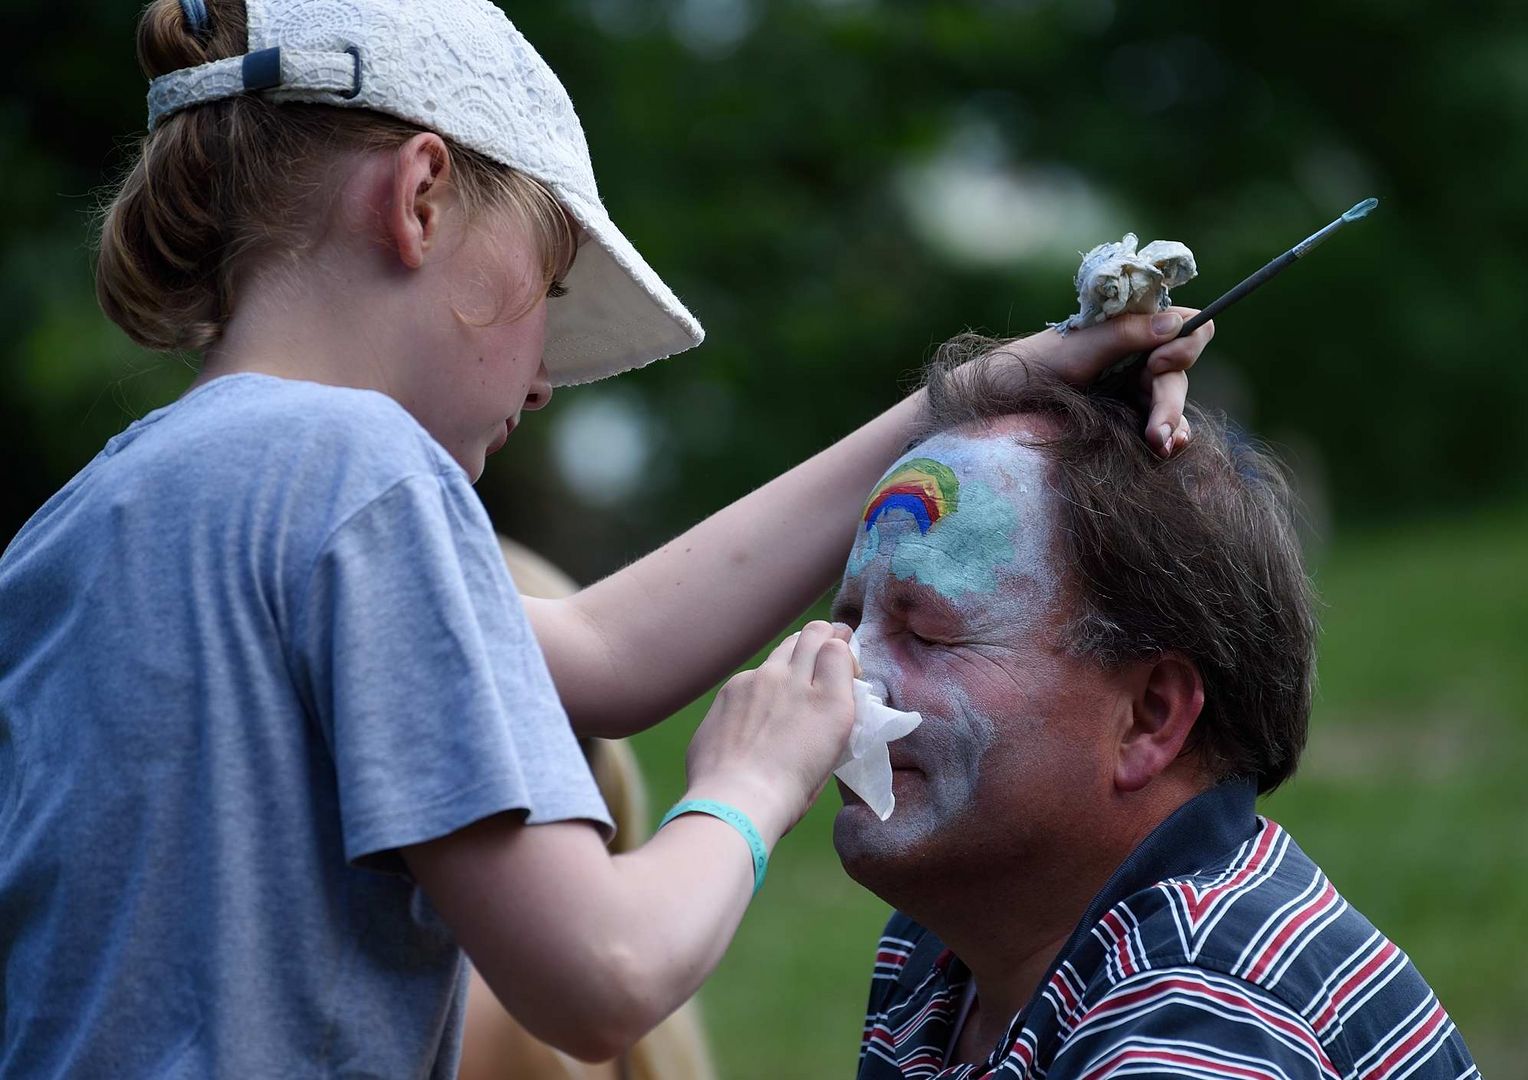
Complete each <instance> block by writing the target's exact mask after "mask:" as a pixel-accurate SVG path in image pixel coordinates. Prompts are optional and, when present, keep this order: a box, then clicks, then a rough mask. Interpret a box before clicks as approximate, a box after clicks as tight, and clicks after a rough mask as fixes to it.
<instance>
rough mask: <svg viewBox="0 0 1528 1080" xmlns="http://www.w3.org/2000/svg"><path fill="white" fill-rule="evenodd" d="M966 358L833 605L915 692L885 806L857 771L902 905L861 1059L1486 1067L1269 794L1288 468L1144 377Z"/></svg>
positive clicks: (856, 863) (880, 1072)
mask: <svg viewBox="0 0 1528 1080" xmlns="http://www.w3.org/2000/svg"><path fill="white" fill-rule="evenodd" d="M985 347H987V343H981V342H976V343H972V342H962V343H957V344H955V345H954V346H953V347H952V348H951V349H949V350H947V352H950V353H952V354H959V353H963V352H969V351H970V350H971V349H980V348H985ZM946 359H947V360H948V361H951V362H950V363H947V364H944V365H940V366H936V368H935V371H934V374H933V375H932V377H931V383H930V407H931V412H932V416H931V419H930V422H929V425H928V429H927V430H928V434H927V435H926V436H925V437H924V439H923V440H922V441H921V442H920V443H918V444H917V445H915V447H914V448H913V449H912V450H911V451H910V452H909V453H908V454H907V455H906V456H905V457H904V458H903V459H902V460H901V461H900V462H899V463H898V464H897V465H896V466H894V467H893V468H892V470H891V472H889V473H888V474H887V476H886V478H885V479H884V480H883V481H882V482H881V484H880V485H879V487H878V488H877V489H876V491H875V492H873V493H872V495H871V498H870V500H869V502H868V503H867V505H866V509H865V512H864V516H863V519H862V521H861V523H860V526H859V532H858V538H857V540H856V543H855V547H854V549H853V552H852V554H851V556H850V559H849V565H848V568H847V571H846V573H845V576H844V581H843V586H842V588H841V590H840V592H839V595H838V599H837V603H836V608H837V611H836V617H837V618H839V619H841V620H843V621H846V622H848V623H850V624H852V625H855V626H857V628H858V636H859V640H860V644H861V648H862V654H863V656H862V659H863V665H864V669H865V672H866V677H867V678H868V679H871V680H873V681H878V682H880V683H882V684H883V689H884V691H885V695H884V696H885V697H886V700H887V703H888V704H890V705H892V706H894V707H896V708H900V709H908V710H918V711H920V712H921V713H922V714H923V717H924V722H923V724H922V726H921V727H919V728H918V729H917V730H916V731H914V732H913V734H911V735H910V736H908V737H907V738H905V739H903V740H901V741H899V742H895V743H893V744H892V745H891V761H892V766H893V769H894V770H895V771H894V788H895V792H896V800H897V801H896V809H895V811H894V812H893V814H892V815H891V817H890V818H889V819H888V820H887V821H885V822H881V821H880V820H878V819H877V818H876V816H875V815H874V814H873V813H871V812H870V810H869V809H868V808H867V807H866V806H865V805H864V804H863V803H861V802H859V801H858V800H857V799H856V798H854V796H853V795H852V794H849V793H847V792H845V806H844V809H843V810H842V811H841V812H840V814H839V817H838V820H837V822H836V825H835V843H836V846H837V848H838V852H839V855H840V857H841V858H842V860H843V863H844V866H845V868H846V869H847V870H848V872H849V874H850V875H851V876H852V877H854V878H855V880H857V881H859V882H860V883H861V884H863V885H865V886H866V887H867V888H869V889H870V890H871V891H873V892H875V893H876V894H877V895H879V896H880V897H882V898H883V899H885V900H887V901H888V902H889V903H891V904H892V905H894V906H895V907H896V908H897V909H898V912H897V914H895V915H893V917H892V920H891V922H890V924H889V926H888V928H887V931H886V935H885V937H884V938H883V939H882V941H881V944H880V948H879V951H878V953H877V956H876V966H875V974H874V979H873V981H872V987H871V996H870V1008H869V1016H868V1019H867V1022H866V1027H865V1034H864V1041H863V1044H862V1049H861V1058H860V1072H859V1076H860V1077H861V1078H862V1080H881V1078H889V1077H933V1076H936V1075H937V1076H941V1077H946V1076H948V1077H962V1078H963V1077H968V1076H969V1077H987V1076H1002V1077H1046V1078H1047V1080H1071V1078H1084V1077H1086V1078H1101V1077H1111V1076H1131V1077H1141V1076H1147V1077H1159V1078H1164V1077H1185V1076H1186V1077H1236V1078H1240V1080H1262V1078H1289V1080H1296V1078H1301V1080H1303V1078H1306V1077H1311V1078H1315V1077H1333V1078H1336V1077H1365V1078H1370V1077H1372V1078H1375V1080H1380V1078H1388V1077H1393V1078H1396V1080H1399V1078H1401V1077H1412V1078H1419V1077H1426V1078H1434V1077H1436V1078H1447V1080H1455V1078H1461V1077H1470V1076H1477V1075H1478V1072H1477V1070H1476V1069H1475V1067H1474V1065H1473V1063H1472V1062H1471V1060H1470V1056H1469V1052H1468V1050H1467V1049H1466V1048H1465V1045H1464V1043H1463V1041H1462V1039H1461V1038H1460V1036H1459V1034H1458V1032H1457V1031H1456V1030H1455V1028H1454V1025H1453V1023H1452V1021H1450V1019H1449V1017H1448V1014H1447V1013H1446V1012H1445V1011H1444V1010H1443V1008H1442V1006H1441V1005H1440V1004H1439V1003H1438V1000H1437V998H1436V997H1435V996H1434V995H1433V994H1432V992H1431V991H1430V990H1429V989H1428V987H1427V985H1426V983H1425V982H1423V980H1422V978H1421V976H1420V975H1419V974H1418V973H1417V971H1416V969H1415V968H1413V967H1412V965H1411V963H1410V961H1409V960H1408V959H1407V958H1406V956H1405V955H1404V954H1403V953H1402V952H1401V951H1400V950H1399V949H1397V948H1396V946H1394V945H1393V944H1391V943H1390V942H1389V941H1387V940H1386V939H1385V938H1384V937H1383V936H1382V935H1381V934H1379V932H1378V931H1376V930H1375V929H1374V928H1373V926H1371V925H1370V924H1369V923H1368V922H1367V921H1366V920H1365V919H1364V918H1363V916H1362V915H1360V914H1359V913H1358V912H1356V911H1354V910H1353V909H1352V908H1351V907H1349V906H1348V905H1347V903H1346V902H1345V901H1344V900H1343V899H1342V897H1341V896H1339V895H1338V894H1337V892H1336V891H1335V890H1334V889H1333V888H1332V886H1331V885H1330V883H1328V882H1327V880H1326V878H1325V877H1324V876H1323V875H1322V874H1321V871H1320V870H1319V868H1317V867H1316V866H1315V864H1314V863H1312V862H1311V861H1310V859H1309V858H1307V857H1306V856H1305V854H1304V853H1303V852H1301V851H1300V849H1299V848H1298V847H1297V846H1296V845H1295V843H1294V841H1293V840H1292V839H1290V837H1289V836H1288V834H1287V833H1285V832H1284V831H1283V830H1282V829H1280V828H1279V827H1278V826H1277V825H1276V824H1274V823H1272V822H1269V821H1266V820H1264V819H1262V818H1259V817H1257V816H1256V815H1255V813H1254V807H1253V804H1254V799H1255V797H1256V796H1257V795H1258V794H1259V793H1264V792H1267V791H1270V790H1272V789H1273V788H1274V787H1276V786H1277V785H1278V784H1279V783H1280V782H1281V781H1283V780H1285V779H1287V778H1288V777H1289V776H1290V774H1291V773H1292V772H1293V771H1294V768H1295V765H1296V762H1297V761H1298V758H1299V754H1300V751H1301V749H1302V747H1303V745H1304V742H1305V734H1306V720H1307V716H1308V713H1309V710H1310V699H1311V683H1312V677H1313V663H1314V644H1315V620H1314V618H1313V615H1312V605H1313V600H1312V596H1311V591H1310V587H1309V583H1308V581H1307V578H1306V576H1305V572H1304V568H1303V565H1302V563H1301V559H1300V554H1299V548H1298V542H1297V539H1296V536H1295V532H1294V529H1293V526H1292V523H1291V518H1290V509H1289V506H1288V493H1287V489H1286V487H1285V484H1284V482H1283V481H1282V479H1281V478H1280V475H1279V473H1278V470H1277V468H1276V466H1275V465H1274V463H1273V462H1272V461H1270V460H1269V459H1268V458H1267V457H1266V456H1265V455H1263V454H1262V453H1260V452H1258V451H1257V450H1256V449H1254V448H1253V447H1251V446H1249V445H1247V444H1246V443H1245V442H1242V441H1240V440H1237V439H1235V438H1233V437H1231V436H1230V435H1228V434H1227V433H1226V432H1225V431H1224V430H1222V429H1220V428H1219V427H1218V426H1217V425H1215V424H1214V423H1213V422H1211V421H1210V420H1209V419H1208V418H1206V417H1204V416H1203V415H1202V414H1197V413H1196V414H1194V424H1195V429H1196V432H1195V436H1196V437H1195V439H1194V441H1193V442H1192V443H1190V445H1189V446H1188V447H1187V448H1186V449H1185V450H1184V451H1182V452H1180V453H1179V454H1178V455H1177V456H1175V457H1173V458H1172V459H1171V460H1168V461H1163V460H1161V459H1160V458H1158V457H1157V456H1155V455H1153V454H1151V453H1150V452H1149V450H1148V449H1147V447H1146V446H1145V445H1143V444H1142V443H1141V441H1140V440H1139V438H1138V437H1137V435H1136V434H1135V430H1136V421H1135V419H1134V417H1133V416H1132V415H1131V414H1130V412H1129V410H1128V409H1127V408H1126V407H1125V406H1123V405H1122V404H1119V403H1115V402H1109V401H1105V400H1095V399H1091V398H1088V397H1085V396H1083V395H1081V394H1079V393H1077V392H1075V391H1072V390H1069V389H1067V388H1065V387H1063V386H1061V385H1059V384H1053V383H1048V382H1030V383H1029V384H1027V385H1017V384H1015V385H1005V380H1004V379H1003V378H1002V376H1001V375H1000V374H999V373H998V372H997V371H996V369H995V368H993V369H987V368H982V367H981V365H980V364H978V365H975V368H974V370H973V368H970V367H968V368H967V369H965V370H964V371H956V370H955V368H954V366H953V361H956V360H958V359H960V356H959V355H950V356H947V357H946ZM1008 381H1010V382H1011V380H1008Z"/></svg>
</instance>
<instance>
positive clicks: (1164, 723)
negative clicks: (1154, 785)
mask: <svg viewBox="0 0 1528 1080" xmlns="http://www.w3.org/2000/svg"><path fill="white" fill-rule="evenodd" d="M1131 683H1132V686H1133V688H1134V695H1133V697H1132V700H1131V703H1130V716H1129V721H1128V723H1127V725H1126V727H1125V730H1124V731H1123V732H1122V733H1121V735H1120V742H1119V756H1118V759H1117V760H1116V762H1115V766H1114V786H1115V787H1116V788H1117V789H1118V790H1120V791H1139V790H1140V789H1141V788H1143V787H1145V786H1146V785H1147V784H1149V783H1151V781H1152V780H1154V779H1155V778H1156V777H1158V776H1160V775H1161V774H1162V773H1164V772H1166V771H1167V769H1168V767H1169V766H1170V765H1172V763H1173V762H1174V761H1176V760H1177V759H1178V755H1179V754H1180V753H1181V752H1182V750H1183V744H1184V742H1185V741H1186V740H1187V739H1188V735H1189V732H1190V731H1192V730H1193V729H1194V722H1195V721H1196V720H1198V719H1199V713H1200V710H1202V709H1203V708H1204V680H1203V679H1201V678H1200V676H1199V669H1198V668H1196V667H1195V666H1194V665H1193V663H1191V662H1190V661H1188V660H1186V659H1184V658H1183V657H1182V656H1180V655H1178V654H1176V653H1166V654H1164V655H1162V656H1160V657H1158V658H1157V659H1156V660H1153V661H1150V662H1148V663H1145V664H1142V665H1141V667H1140V669H1139V672H1138V677H1137V678H1135V679H1133V680H1131Z"/></svg>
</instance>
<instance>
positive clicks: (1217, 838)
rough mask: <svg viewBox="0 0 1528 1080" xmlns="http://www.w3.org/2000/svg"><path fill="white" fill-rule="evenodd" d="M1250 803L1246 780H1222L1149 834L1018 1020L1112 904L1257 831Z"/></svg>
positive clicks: (1097, 899) (1197, 865) (1195, 867)
mask: <svg viewBox="0 0 1528 1080" xmlns="http://www.w3.org/2000/svg"><path fill="white" fill-rule="evenodd" d="M1256 805H1257V788H1256V786H1255V785H1254V784H1253V783H1252V781H1250V780H1227V781H1225V782H1223V783H1220V784H1217V785H1216V786H1215V787H1212V788H1210V789H1209V790H1208V791H1204V792H1200V793H1199V794H1198V795H1196V796H1194V797H1193V798H1192V799H1190V800H1189V801H1188V802H1186V803H1184V804H1183V805H1182V806H1180V807H1178V809H1176V810H1174V811H1173V812H1172V813H1171V814H1169V815H1168V816H1167V818H1166V820H1164V821H1163V822H1162V823H1161V824H1160V825H1158V826H1157V827H1156V828H1155V829H1153V830H1151V832H1150V833H1148V834H1147V836H1146V839H1145V840H1142V841H1141V842H1140V844H1138V845H1137V846H1136V849H1135V850H1134V851H1132V852H1131V853H1130V854H1129V855H1127V856H1126V857H1125V861H1124V862H1122V863H1120V864H1119V867H1118V869H1116V870H1115V871H1114V873H1113V874H1111V875H1110V876H1109V880H1108V881H1107V882H1105V883H1104V887H1103V888H1102V889H1100V890H1099V891H1098V893H1097V895H1095V896H1094V897H1093V902H1092V903H1090V904H1089V905H1088V909H1087V911H1085V912H1084V913H1083V916H1082V918H1081V919H1079V920H1078V922H1077V927H1076V929H1074V930H1073V931H1072V936H1071V937H1069V938H1067V940H1066V944H1065V945H1064V946H1062V948H1061V952H1059V953H1058V954H1057V955H1056V959H1055V961H1054V962H1052V964H1051V966H1050V970H1048V971H1047V972H1046V973H1045V977H1044V978H1043V979H1041V980H1040V984H1039V986H1038V987H1036V989H1035V995H1034V997H1032V998H1030V1000H1029V1004H1028V1005H1026V1006H1025V1007H1024V1010H1023V1011H1022V1012H1021V1013H1019V1016H1020V1017H1024V1016H1027V1015H1028V1014H1029V1013H1030V1011H1031V1010H1032V1009H1033V1008H1034V1006H1035V1002H1036V1001H1038V1000H1039V999H1040V997H1041V996H1042V995H1043V994H1044V993H1045V988H1046V986H1047V985H1049V983H1050V980H1051V976H1053V975H1054V974H1055V973H1056V969H1057V968H1059V967H1060V966H1061V965H1062V964H1063V963H1065V962H1066V961H1067V960H1068V959H1069V958H1070V957H1071V956H1072V954H1073V953H1074V952H1076V950H1077V948H1078V946H1080V945H1081V944H1082V943H1083V942H1084V941H1086V940H1087V939H1088V935H1089V934H1090V933H1091V932H1092V930H1093V927H1094V926H1095V925H1097V923H1098V921H1099V920H1100V919H1102V918H1103V917H1104V913H1105V912H1107V911H1108V910H1109V909H1110V908H1112V907H1113V906H1114V905H1115V904H1117V903H1119V902H1120V901H1121V900H1123V899H1125V898H1126V897H1128V896H1132V895H1134V894H1135V893H1138V892H1140V891H1141V890H1142V889H1147V888H1150V887H1151V886H1153V885H1155V884H1156V883H1157V882H1159V881H1164V880H1166V879H1167V878H1171V877H1179V876H1182V875H1185V874H1193V873H1197V872H1199V871H1200V870H1202V869H1204V868H1205V867H1206V866H1208V865H1210V864H1211V863H1213V862H1214V861H1215V860H1216V859H1217V858H1219V857H1221V856H1223V855H1225V853H1226V852H1228V851H1231V850H1233V849H1235V848H1236V847H1238V846H1240V845H1241V844H1242V843H1244V842H1245V841H1246V840H1247V839H1248V838H1249V837H1251V836H1252V835H1253V833H1255V832H1256V831H1257V814H1256Z"/></svg>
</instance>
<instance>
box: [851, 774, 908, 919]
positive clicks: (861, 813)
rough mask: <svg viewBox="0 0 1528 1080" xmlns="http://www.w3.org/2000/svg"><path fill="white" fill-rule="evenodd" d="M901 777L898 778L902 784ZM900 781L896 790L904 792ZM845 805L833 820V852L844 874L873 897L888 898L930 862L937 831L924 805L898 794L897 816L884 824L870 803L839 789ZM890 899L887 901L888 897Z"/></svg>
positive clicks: (893, 811)
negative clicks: (889, 890)
mask: <svg viewBox="0 0 1528 1080" xmlns="http://www.w3.org/2000/svg"><path fill="white" fill-rule="evenodd" d="M900 779H901V778H898V780H899V781H900ZM904 786H906V785H904V784H903V783H901V782H898V783H896V784H895V785H894V787H895V788H899V789H900V788H903V787H904ZM838 787H839V793H840V794H841V795H842V796H843V800H844V805H843V808H842V809H841V810H839V812H838V816H837V817H835V818H834V819H833V847H834V849H835V850H836V851H837V852H838V858H839V861H840V862H841V863H843V867H844V872H845V873H847V874H848V875H849V876H850V877H851V878H853V879H854V880H855V881H857V882H859V883H860V884H861V885H863V886H864V887H865V888H867V889H869V890H870V891H871V892H874V893H877V894H878V895H882V888H883V887H885V886H888V885H890V884H891V883H892V882H894V881H895V880H897V879H898V878H900V877H901V876H902V874H903V873H904V872H905V871H904V868H913V867H916V866H918V865H919V864H921V863H923V862H925V861H926V859H927V857H928V850H927V841H928V838H929V834H930V832H931V831H932V830H931V829H930V827H929V824H930V823H929V822H928V821H927V820H926V816H927V808H926V806H925V805H923V803H922V800H920V799H918V798H916V797H915V796H914V797H908V796H909V795H911V794H912V793H911V792H908V793H907V794H906V795H904V794H903V793H902V792H900V791H899V792H898V798H897V803H896V806H895V807H893V809H892V812H891V816H890V817H889V818H887V819H886V820H885V821H882V820H881V819H880V818H879V817H877V816H876V813H875V811H874V810H872V809H870V807H869V806H867V805H865V802H864V800H862V799H861V798H860V797H859V796H857V795H855V794H854V793H853V792H851V791H849V790H848V789H847V788H845V787H844V786H843V784H842V783H840V784H839V785H838ZM883 898H884V896H883Z"/></svg>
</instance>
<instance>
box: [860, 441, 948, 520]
mask: <svg viewBox="0 0 1528 1080" xmlns="http://www.w3.org/2000/svg"><path fill="white" fill-rule="evenodd" d="M959 506H960V481H959V480H957V479H956V478H955V472H954V470H952V469H951V468H950V467H949V466H948V465H944V464H942V463H940V462H938V461H935V460H934V459H933V458H926V457H917V458H913V459H912V460H911V461H908V462H906V463H905V464H902V465H898V466H895V467H893V468H892V470H891V472H889V473H887V474H886V478H885V479H884V480H882V481H881V483H880V486H879V487H877V488H876V489H875V492H874V494H872V495H871V496H870V501H869V502H867V503H866V504H865V513H864V518H863V520H864V522H865V531H866V532H869V531H870V530H871V529H873V528H875V525H876V522H877V521H879V520H880V519H881V515H883V514H885V513H886V512H887V511H888V510H903V511H906V512H907V513H908V514H910V515H912V518H913V520H914V521H916V522H917V523H918V531H919V532H922V533H927V532H928V531H929V530H930V529H932V528H933V527H934V526H935V525H937V524H939V522H940V520H941V519H942V518H943V517H944V516H945V515H946V514H948V513H952V512H953V511H955V510H956V509H957V508H959Z"/></svg>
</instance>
